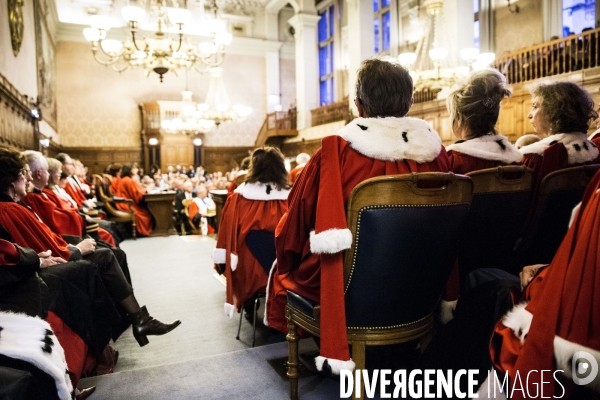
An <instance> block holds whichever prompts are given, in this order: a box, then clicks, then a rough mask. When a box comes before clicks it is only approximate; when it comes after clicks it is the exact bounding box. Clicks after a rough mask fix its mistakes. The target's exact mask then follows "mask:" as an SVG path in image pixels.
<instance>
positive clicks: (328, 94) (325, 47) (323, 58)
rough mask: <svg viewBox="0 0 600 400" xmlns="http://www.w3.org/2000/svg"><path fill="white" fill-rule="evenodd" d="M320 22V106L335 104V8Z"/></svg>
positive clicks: (328, 11)
mask: <svg viewBox="0 0 600 400" xmlns="http://www.w3.org/2000/svg"><path fill="white" fill-rule="evenodd" d="M320 15H321V19H320V20H319V89H320V103H321V104H320V105H321V106H323V105H327V104H331V103H333V97H334V96H333V28H334V20H335V11H334V7H333V6H330V7H329V8H327V9H325V10H324V11H323V12H322V13H321V14H320Z"/></svg>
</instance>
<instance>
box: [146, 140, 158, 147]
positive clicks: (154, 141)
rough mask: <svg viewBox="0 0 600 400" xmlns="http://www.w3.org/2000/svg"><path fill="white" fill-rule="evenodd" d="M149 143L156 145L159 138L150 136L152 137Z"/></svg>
mask: <svg viewBox="0 0 600 400" xmlns="http://www.w3.org/2000/svg"><path fill="white" fill-rule="evenodd" d="M148 144H149V145H150V146H156V145H157V144H158V139H157V138H150V139H148Z"/></svg>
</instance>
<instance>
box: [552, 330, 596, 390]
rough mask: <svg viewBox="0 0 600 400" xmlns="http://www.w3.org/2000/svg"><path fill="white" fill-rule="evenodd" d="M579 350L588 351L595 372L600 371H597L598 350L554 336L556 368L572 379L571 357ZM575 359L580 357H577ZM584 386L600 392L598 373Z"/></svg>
mask: <svg viewBox="0 0 600 400" xmlns="http://www.w3.org/2000/svg"><path fill="white" fill-rule="evenodd" d="M580 351H583V352H586V353H588V354H589V355H591V356H592V357H593V358H594V359H595V360H596V372H600V371H598V368H599V366H600V351H598V350H594V349H591V348H589V347H585V346H582V345H580V344H577V343H573V342H569V341H568V340H565V339H563V338H561V337H558V336H554V359H555V360H556V361H555V362H556V369H557V370H562V371H563V372H562V374H563V375H564V376H566V377H567V378H569V379H573V359H574V358H575V354H576V353H578V352H580ZM577 359H582V358H580V357H577ZM582 361H583V359H582ZM589 361H590V362H588V364H591V360H589ZM592 368H593V366H592ZM585 386H586V387H588V388H590V389H592V390H594V391H596V392H600V373H596V378H595V379H594V380H593V381H591V382H590V383H588V384H587V385H585Z"/></svg>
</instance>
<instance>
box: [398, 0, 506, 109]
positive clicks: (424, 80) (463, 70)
mask: <svg viewBox="0 0 600 400" xmlns="http://www.w3.org/2000/svg"><path fill="white" fill-rule="evenodd" d="M424 6H425V9H426V11H427V16H428V18H429V21H428V32H427V33H426V34H425V35H424V36H423V37H422V38H421V40H420V41H419V43H418V45H417V49H416V51H415V52H405V53H402V54H400V55H399V56H398V62H399V63H400V64H402V65H403V66H405V67H406V68H408V69H409V70H410V74H411V76H412V78H413V81H414V82H415V84H414V87H415V90H417V91H420V90H424V89H430V90H434V91H437V92H438V93H439V95H438V98H444V97H445V95H447V93H449V91H450V88H451V87H452V86H453V85H454V84H455V83H456V82H457V81H458V79H460V78H462V77H464V76H466V75H468V74H469V72H470V71H473V70H475V71H478V70H481V69H484V68H486V67H488V66H489V65H490V64H491V63H492V62H494V59H495V58H496V55H495V54H494V53H480V52H479V49H477V48H466V49H462V50H461V51H460V57H461V58H462V59H463V60H464V61H465V62H466V63H467V66H458V65H455V66H454V67H442V63H443V62H446V64H453V63H452V62H448V61H446V59H447V58H448V53H449V51H448V49H447V48H445V47H443V46H442V45H441V41H440V25H441V24H440V19H441V14H442V7H443V0H427V1H425V2H424ZM454 64H457V63H456V62H454ZM413 66H414V67H413Z"/></svg>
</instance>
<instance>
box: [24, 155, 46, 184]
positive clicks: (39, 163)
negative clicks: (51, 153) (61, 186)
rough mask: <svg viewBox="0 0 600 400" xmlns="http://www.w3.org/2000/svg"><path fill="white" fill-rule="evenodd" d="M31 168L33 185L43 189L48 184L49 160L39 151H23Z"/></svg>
mask: <svg viewBox="0 0 600 400" xmlns="http://www.w3.org/2000/svg"><path fill="white" fill-rule="evenodd" d="M21 154H22V155H23V157H25V161H26V162H27V164H28V165H29V169H30V170H31V177H32V179H33V180H32V182H33V185H34V186H35V187H36V188H38V189H43V188H45V187H46V185H47V184H48V178H49V174H48V162H47V161H46V158H45V157H44V156H43V155H42V153H40V152H39V151H33V150H27V151H24V152H23V153H21Z"/></svg>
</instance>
